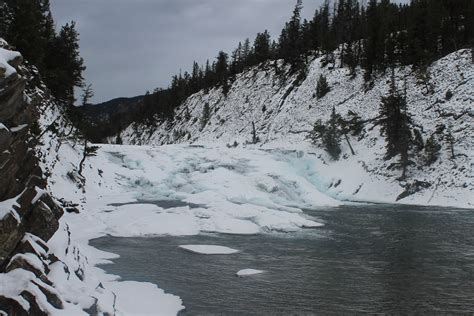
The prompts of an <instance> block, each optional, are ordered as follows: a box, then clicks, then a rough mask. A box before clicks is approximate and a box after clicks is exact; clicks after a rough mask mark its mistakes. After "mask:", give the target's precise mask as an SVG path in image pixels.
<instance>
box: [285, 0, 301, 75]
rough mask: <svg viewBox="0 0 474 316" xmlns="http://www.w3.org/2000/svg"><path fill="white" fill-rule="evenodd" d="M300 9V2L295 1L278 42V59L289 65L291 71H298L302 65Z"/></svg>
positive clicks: (299, 0) (298, 0)
mask: <svg viewBox="0 0 474 316" xmlns="http://www.w3.org/2000/svg"><path fill="white" fill-rule="evenodd" d="M302 9H303V3H302V0H297V2H296V6H295V9H294V10H293V16H292V17H291V19H290V21H289V22H287V23H286V24H285V27H284V29H283V30H282V33H281V35H280V40H279V57H280V58H283V59H284V60H285V61H286V62H287V63H289V64H290V65H291V67H292V71H296V70H300V69H301V67H302V64H303V60H302V53H303V52H302V40H301V10H302Z"/></svg>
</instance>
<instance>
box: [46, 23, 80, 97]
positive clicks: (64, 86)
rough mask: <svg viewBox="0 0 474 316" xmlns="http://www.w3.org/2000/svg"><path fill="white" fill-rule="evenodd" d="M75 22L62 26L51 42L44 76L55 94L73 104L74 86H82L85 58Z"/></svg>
mask: <svg viewBox="0 0 474 316" xmlns="http://www.w3.org/2000/svg"><path fill="white" fill-rule="evenodd" d="M75 26H76V24H75V22H71V24H69V23H68V24H66V25H65V26H63V27H62V28H61V31H60V32H59V34H58V36H57V37H56V38H54V39H53V40H52V41H51V43H50V48H49V50H48V55H47V56H46V59H45V61H46V64H47V65H48V71H47V72H46V75H45V77H44V80H45V81H46V84H47V85H48V87H49V88H50V89H51V92H52V93H53V95H54V96H56V98H57V99H58V100H60V101H61V102H63V103H64V104H67V105H72V104H73V103H74V101H75V99H74V87H82V86H83V81H84V78H83V77H82V73H83V71H84V70H85V69H86V67H85V66H84V60H83V59H82V58H81V57H80V55H79V34H78V33H77V31H76V28H75Z"/></svg>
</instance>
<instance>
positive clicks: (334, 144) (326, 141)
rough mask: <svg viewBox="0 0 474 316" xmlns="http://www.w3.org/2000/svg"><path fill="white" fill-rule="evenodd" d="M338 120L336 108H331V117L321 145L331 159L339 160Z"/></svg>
mask: <svg viewBox="0 0 474 316" xmlns="http://www.w3.org/2000/svg"><path fill="white" fill-rule="evenodd" d="M338 121H339V116H338V115H337V114H336V109H335V108H332V113H331V117H330V119H329V121H328V124H327V125H328V126H327V128H326V131H325V133H324V136H323V145H324V148H325V149H326V151H327V153H328V154H329V156H331V158H332V159H333V160H339V156H340V155H341V145H340V144H341V133H340V131H339V128H338Z"/></svg>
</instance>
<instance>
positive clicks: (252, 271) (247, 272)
mask: <svg viewBox="0 0 474 316" xmlns="http://www.w3.org/2000/svg"><path fill="white" fill-rule="evenodd" d="M264 272H265V271H262V270H255V269H243V270H240V271H238V272H237V273H236V275H237V276H238V277H245V276H249V275H255V274H261V273H264Z"/></svg>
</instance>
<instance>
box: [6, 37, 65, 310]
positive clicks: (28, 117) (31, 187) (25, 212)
mask: <svg viewBox="0 0 474 316" xmlns="http://www.w3.org/2000/svg"><path fill="white" fill-rule="evenodd" d="M2 44H3V46H4V47H3V48H0V201H1V202H0V313H1V312H2V311H3V312H6V313H7V314H8V315H10V314H13V315H23V314H24V315H26V314H34V315H43V314H47V310H48V306H49V307H51V308H62V307H63V302H62V300H61V299H60V298H59V297H58V294H57V293H56V291H55V289H54V288H53V287H52V282H51V281H50V280H49V279H48V277H47V274H48V272H49V267H50V265H51V264H53V263H54V262H56V261H58V259H57V258H56V257H55V256H54V255H52V254H51V253H49V249H48V247H47V245H46V242H47V241H48V240H49V239H50V238H51V237H52V236H53V235H54V233H55V232H56V231H57V229H58V227H59V219H60V218H61V216H62V215H63V210H62V208H61V207H60V206H59V205H58V204H57V203H56V202H55V200H54V199H53V198H52V197H51V196H50V194H48V193H47V192H46V187H47V179H46V177H45V176H44V174H43V171H42V168H41V167H40V165H39V158H38V151H37V150H36V146H37V143H38V138H39V128H38V123H37V119H38V113H37V112H36V106H37V105H38V102H40V101H41V98H36V99H31V98H29V97H27V95H26V94H25V89H27V85H28V84H29V83H31V80H32V79H33V77H34V74H33V73H32V72H31V71H30V70H29V69H28V68H27V67H24V66H22V57H21V55H20V54H19V53H17V52H12V51H10V50H8V49H6V48H5V47H6V43H2Z"/></svg>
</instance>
